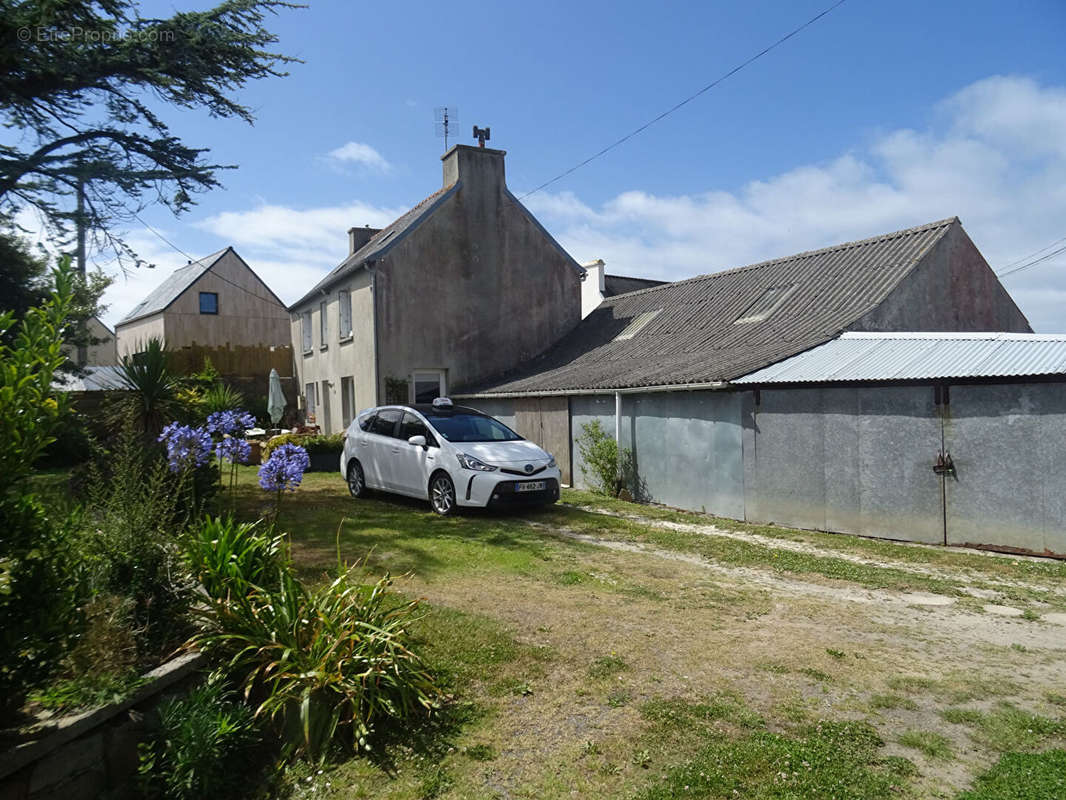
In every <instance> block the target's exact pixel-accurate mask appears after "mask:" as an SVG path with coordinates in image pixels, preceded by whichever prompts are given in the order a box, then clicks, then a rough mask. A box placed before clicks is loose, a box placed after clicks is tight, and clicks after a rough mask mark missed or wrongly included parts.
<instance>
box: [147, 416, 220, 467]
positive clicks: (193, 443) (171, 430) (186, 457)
mask: <svg viewBox="0 0 1066 800" xmlns="http://www.w3.org/2000/svg"><path fill="white" fill-rule="evenodd" d="M159 441H161V442H163V443H165V444H166V447H167V465H168V466H169V468H170V471H171V472H181V471H182V470H184V469H188V468H190V467H199V466H202V465H203V464H206V463H207V462H208V461H209V460H210V458H211V434H210V433H208V432H207V429H206V428H194V427H193V426H192V425H182V424H181V423H180V422H171V423H170V424H169V425H167V426H166V427H165V428H163V432H162V433H161V434H159Z"/></svg>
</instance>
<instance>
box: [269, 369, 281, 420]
mask: <svg viewBox="0 0 1066 800" xmlns="http://www.w3.org/2000/svg"><path fill="white" fill-rule="evenodd" d="M267 413H268V414H269V415H270V421H271V422H273V423H274V425H275V426H276V425H277V424H278V422H280V421H281V415H282V414H284V413H285V393H284V392H283V391H282V390H281V376H280V375H278V371H277V370H276V369H272V370H270V389H269V391H268V392H267Z"/></svg>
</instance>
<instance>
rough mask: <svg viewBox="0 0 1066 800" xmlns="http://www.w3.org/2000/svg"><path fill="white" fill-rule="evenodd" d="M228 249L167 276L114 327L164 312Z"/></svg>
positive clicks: (223, 249) (225, 248)
mask: <svg viewBox="0 0 1066 800" xmlns="http://www.w3.org/2000/svg"><path fill="white" fill-rule="evenodd" d="M230 249H231V248H229V247H224V248H222V249H221V250H219V251H218V252H217V253H212V254H211V255H209V256H205V257H204V258H201V259H200V260H199V261H193V262H191V263H189V264H186V265H185V266H184V267H180V268H178V269H176V270H174V271H173V272H172V273H170V275H168V276H167V279H166V280H165V281H163V282H162V283H161V284H159V285H158V286H157V287H155V289H153V290H152V291H151V292H149V293H148V296H147V297H146V298H144V299H143V300H142V301H141V302H140V303H138V304H137V305H136V307H135V308H134V309H133V310H132V311H131V312H130V313H129V314H127V315H126V316H124V317H123V318H122V319H120V320H119V321H118V322H117V323H116V324H115V327H118V326H119V325H125V324H126V323H128V322H133V321H134V320H138V319H140V318H141V317H147V316H150V315H152V314H158V313H159V312H160V311H163V310H165V309H166V308H167V307H168V306H169V305H170V304H171V303H173V302H174V301H175V300H177V299H178V298H179V297H180V296H181V294H182V292H184V291H185V290H186V289H188V288H189V287H190V286H192V285H193V284H194V283H195V282H196V280H197V279H198V278H199V277H200V276H201V275H203V274H204V273H205V272H207V271H208V270H209V269H211V267H213V266H214V265H215V262H217V261H218V260H219V259H220V258H222V256H224V255H225V254H226V253H227V252H228V251H229V250H230Z"/></svg>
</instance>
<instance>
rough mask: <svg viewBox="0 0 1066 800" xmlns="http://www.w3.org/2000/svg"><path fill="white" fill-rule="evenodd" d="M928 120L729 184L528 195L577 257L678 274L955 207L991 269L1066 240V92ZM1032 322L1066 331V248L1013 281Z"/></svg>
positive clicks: (953, 100) (958, 98) (1026, 84)
mask: <svg viewBox="0 0 1066 800" xmlns="http://www.w3.org/2000/svg"><path fill="white" fill-rule="evenodd" d="M936 111H937V115H936V122H935V123H934V124H932V125H930V126H929V128H928V129H925V130H920V131H919V130H909V129H904V130H896V131H891V132H888V133H885V134H883V135H880V136H878V137H877V138H876V139H874V140H873V141H872V142H871V143H870V144H869V145H867V146H866V147H864V148H861V149H856V150H855V151H852V152H848V153H843V154H841V155H840V156H838V157H837V158H834V159H832V160H830V161H828V162H825V163H819V164H808V165H800V166H797V167H795V168H794V169H791V170H789V171H787V172H785V173H782V174H780V175H774V176H770V177H767V178H764V179H760V180H754V181H751V182H750V183H748V184H746V185H744V186H742V187H741V188H740V189H738V190H736V191H733V192H726V191H707V192H703V193H698V194H689V195H673V196H670V195H653V194H648V193H646V192H641V191H628V192H624V193H622V194H620V195H618V196H616V197H614V198H612V199H610V200H608V201H607V202H605V203H603V204H601V205H600V206H598V207H593V206H590V205H589V204H587V203H585V202H583V201H582V200H581V199H580V198H579V197H578V196H577V195H575V194H574V193H572V192H561V193H556V194H547V193H541V194H537V195H534V196H533V197H531V198H530V199H529V201H528V205H529V207H530V209H531V210H532V211H533V212H534V213H536V214H537V215H538V217H540V218H541V220H542V221H543V222H544V223H545V225H546V226H547V227H548V229H549V230H551V231H552V232H553V233H554V234H555V236H556V238H558V239H559V241H560V242H561V243H562V244H563V246H564V247H566V248H567V250H569V251H570V252H571V253H572V254H573V255H574V257H575V258H577V259H578V260H579V261H586V260H590V259H593V258H603V259H604V260H605V261H606V262H607V268H608V270H609V271H612V272H617V273H620V274H631V275H644V276H648V277H657V278H664V279H669V280H677V279H680V278H684V277H689V276H691V275H697V274H701V273H706V272H714V271H716V270H720V269H724V268H727V267H732V266H739V265H742V264H748V263H752V262H756V261H760V260H763V259H767V258H774V257H778V256H784V255H789V254H790V253H795V252H799V251H802V250H810V249H814V248H817V247H824V246H827V245H831V244H835V243H838V242H842V241H847V240H850V239H857V238H864V237H867V236H873V235H876V234H878V233H883V232H887V231H891V230H895V229H898V228H904V227H909V226H911V225H917V224H921V223H924V222H931V221H933V220H937V219H943V218H945V217H951V216H958V217H960V218H961V219H962V222H963V224H964V226H965V227H966V230H967V232H968V233H969V234H970V236H971V238H973V239H974V241H975V242H976V243H977V246H978V247H979V248H980V249H981V251H982V252H983V253H984V255H985V257H986V258H987V259H988V261H989V263H990V264H991V265H992V266H993V268H1000V267H1002V266H1004V265H1006V264H1007V263H1009V262H1011V261H1014V260H1016V259H1017V258H1019V257H1021V256H1023V255H1025V254H1026V253H1029V252H1032V251H1034V250H1038V249H1039V248H1041V247H1044V246H1045V245H1047V244H1048V243H1050V242H1052V241H1054V240H1056V239H1059V238H1060V237H1062V236H1066V88H1064V87H1056V86H1050V87H1049V86H1041V85H1040V84H1038V83H1037V82H1035V81H1033V80H1031V79H1028V78H1020V77H1002V76H996V77H991V78H987V79H984V80H981V81H978V82H976V83H974V84H971V85H970V86H967V87H965V88H963V89H962V90H961V91H959V92H957V93H955V94H954V95H952V96H951V97H948V98H947V99H945V100H944V101H943V102H942V103H941V104H940V105H939V106H938V108H937V109H936ZM1004 282H1005V285H1006V286H1007V288H1008V289H1009V290H1010V291H1011V293H1012V294H1013V296H1014V298H1015V300H1016V302H1018V304H1019V305H1020V306H1021V308H1022V310H1023V311H1024V312H1025V313H1026V314H1027V315H1028V317H1029V319H1030V322H1032V324H1033V327H1034V328H1035V329H1036V330H1043V331H1066V304H1064V303H1063V298H1064V297H1066V257H1059V258H1057V259H1052V260H1050V261H1048V262H1047V263H1046V264H1042V265H1040V266H1039V267H1034V268H1033V269H1032V270H1027V271H1025V272H1021V273H1018V274H1017V275H1013V276H1010V277H1008V278H1006V279H1005V281H1004Z"/></svg>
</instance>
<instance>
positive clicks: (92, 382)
mask: <svg viewBox="0 0 1066 800" xmlns="http://www.w3.org/2000/svg"><path fill="white" fill-rule="evenodd" d="M82 372H83V373H84V374H82V375H66V374H61V373H57V374H56V376H55V378H54V379H53V380H52V388H53V389H56V390H58V391H61V392H103V391H108V390H112V389H126V388H128V387H127V385H126V381H125V380H124V379H123V377H122V371H121V370H120V369H119V368H118V367H82Z"/></svg>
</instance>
